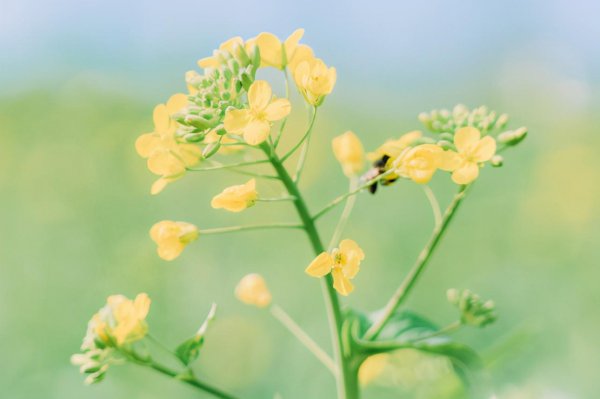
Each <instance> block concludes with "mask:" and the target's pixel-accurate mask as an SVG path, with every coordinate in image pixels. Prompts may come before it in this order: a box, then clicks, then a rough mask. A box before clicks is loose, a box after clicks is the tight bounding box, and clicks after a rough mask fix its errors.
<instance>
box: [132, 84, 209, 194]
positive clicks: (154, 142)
mask: <svg viewBox="0 0 600 399" xmlns="http://www.w3.org/2000/svg"><path fill="white" fill-rule="evenodd" d="M187 103H188V100H187V96H186V95H185V94H175V95H174V96H172V97H171V98H169V101H167V103H166V104H160V105H157V106H156V107H155V108H154V114H153V118H154V131H153V132H152V133H146V134H143V135H141V136H140V137H138V139H137V140H136V142H135V148H136V150H137V153H138V154H139V155H140V156H141V157H143V158H147V159H148V169H149V170H150V171H151V172H152V173H154V174H156V175H159V176H161V178H160V179H158V180H157V181H156V182H155V183H154V184H153V185H152V189H151V193H152V194H158V193H159V192H161V191H162V190H163V189H164V188H165V186H166V185H167V184H168V183H170V182H173V181H175V180H177V179H179V178H181V177H182V176H183V175H184V174H185V171H186V168H187V167H190V166H193V165H195V164H197V163H198V162H199V161H200V157H201V156H202V152H201V150H200V148H199V147H197V146H196V145H194V144H188V143H179V142H178V141H177V139H176V138H175V131H176V130H177V122H175V121H174V120H173V119H172V118H171V117H172V116H173V115H174V114H175V113H177V112H179V111H181V109H182V108H184V107H185V106H186V105H187Z"/></svg>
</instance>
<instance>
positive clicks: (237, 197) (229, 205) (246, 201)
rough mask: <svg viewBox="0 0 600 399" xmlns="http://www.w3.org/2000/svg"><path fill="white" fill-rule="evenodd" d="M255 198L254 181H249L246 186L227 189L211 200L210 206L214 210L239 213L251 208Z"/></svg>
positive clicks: (256, 195) (256, 196) (256, 194)
mask: <svg viewBox="0 0 600 399" xmlns="http://www.w3.org/2000/svg"><path fill="white" fill-rule="evenodd" d="M257 198H258V193H257V191H256V179H250V180H249V181H248V182H247V183H246V184H240V185H238V186H231V187H227V188H226V189H225V190H223V192H221V194H219V195H216V196H215V197H214V198H213V199H212V201H211V203H210V205H211V206H212V207H213V208H214V209H225V210H227V211H230V212H241V211H243V210H244V209H246V208H249V207H251V206H253V205H254V204H255V203H256V199H257Z"/></svg>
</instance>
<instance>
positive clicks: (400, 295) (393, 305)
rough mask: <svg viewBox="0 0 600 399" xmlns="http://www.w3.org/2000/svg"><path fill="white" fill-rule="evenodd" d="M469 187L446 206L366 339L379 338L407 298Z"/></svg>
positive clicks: (461, 189)
mask: <svg viewBox="0 0 600 399" xmlns="http://www.w3.org/2000/svg"><path fill="white" fill-rule="evenodd" d="M468 187H469V186H460V189H459V191H458V193H457V194H456V195H455V196H454V199H453V200H452V202H451V203H450V205H448V208H446V212H445V213H444V217H443V219H442V223H441V224H440V225H438V226H436V228H435V229H434V230H433V233H432V235H431V237H430V239H429V242H428V243H427V245H425V248H423V250H422V251H421V253H420V254H419V257H418V258H417V261H416V262H415V264H414V265H413V267H412V269H411V270H410V271H409V273H408V275H407V276H406V277H405V279H404V280H403V281H402V283H401V284H400V286H399V287H398V289H397V290H396V292H394V295H392V297H391V298H390V300H389V301H388V303H387V304H386V306H385V308H384V310H383V313H382V315H381V316H380V317H379V319H378V320H377V321H376V322H375V323H373V325H372V326H371V327H370V328H369V329H368V330H367V332H366V333H365V336H364V339H367V340H370V339H375V338H377V335H379V333H380V332H381V330H383V327H384V326H385V324H386V323H387V322H388V320H389V319H390V317H392V315H393V314H394V312H395V311H396V309H398V306H400V304H402V302H403V301H404V300H405V299H406V297H407V295H408V294H409V292H410V291H411V289H412V287H413V286H414V285H415V282H416V281H417V279H418V278H419V276H420V275H421V273H422V272H423V270H424V269H425V266H426V265H427V263H428V261H429V259H431V255H432V254H433V252H434V250H435V249H436V247H437V245H438V243H439V242H440V239H441V238H442V236H443V235H444V232H445V231H446V228H447V227H448V224H449V223H450V221H451V220H452V217H453V216H454V215H455V213H456V210H457V209H458V207H459V205H460V203H461V201H462V200H463V198H464V197H465V195H466V189H467V188H468Z"/></svg>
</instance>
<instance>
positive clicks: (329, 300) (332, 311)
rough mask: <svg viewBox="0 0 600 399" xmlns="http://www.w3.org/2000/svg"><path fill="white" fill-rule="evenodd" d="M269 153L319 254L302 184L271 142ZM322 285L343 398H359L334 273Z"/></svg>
mask: <svg viewBox="0 0 600 399" xmlns="http://www.w3.org/2000/svg"><path fill="white" fill-rule="evenodd" d="M262 148H263V150H264V151H265V154H267V155H268V156H269V159H270V161H271V164H272V165H273V168H274V169H275V171H276V172H277V174H278V175H279V177H280V179H281V182H282V183H283V185H284V186H285V188H286V190H288V193H289V194H290V195H291V196H293V197H295V198H296V199H295V200H294V206H295V208H296V211H297V213H298V216H299V217H300V220H301V221H302V224H303V226H304V230H305V231H306V235H307V236H308V239H309V241H310V244H311V246H312V248H313V250H314V252H315V254H316V255H318V254H320V253H321V252H324V251H325V248H324V247H323V243H322V242H321V238H320V236H319V233H318V231H317V228H316V226H315V223H314V220H313V218H312V217H311V215H310V213H309V211H308V208H307V206H306V203H305V202H304V199H303V197H302V195H301V193H300V191H299V190H298V186H297V185H296V183H295V182H294V181H293V180H292V178H291V176H290V175H289V173H288V172H287V170H286V169H285V167H284V166H283V160H282V159H279V158H278V157H277V155H276V154H275V153H269V151H270V150H269V147H268V145H265V144H263V145H262ZM321 287H322V289H323V296H324V297H325V303H326V307H327V316H328V320H329V327H330V331H331V336H332V341H333V352H334V359H335V361H336V363H337V369H338V373H337V376H336V383H337V392H338V398H339V399H356V398H358V386H357V381H356V375H353V371H352V370H350V364H349V362H348V361H347V356H349V354H346V353H344V352H343V350H342V346H343V342H342V336H341V334H340V331H341V327H342V322H343V319H342V312H341V309H340V303H339V298H338V295H337V293H336V292H335V289H334V288H333V278H332V277H331V274H328V275H327V276H325V277H323V278H322V279H321Z"/></svg>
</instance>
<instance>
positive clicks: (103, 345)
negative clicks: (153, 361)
mask: <svg viewBox="0 0 600 399" xmlns="http://www.w3.org/2000/svg"><path fill="white" fill-rule="evenodd" d="M149 310H150V298H148V295H146V294H145V293H141V294H138V295H137V296H136V297H135V299H134V300H131V299H128V298H126V297H125V296H123V295H111V296H109V297H108V299H107V300H106V305H105V306H104V307H103V308H102V309H100V310H99V311H98V312H97V313H96V314H94V316H92V319H91V320H90V321H89V323H88V328H87V333H86V335H85V338H84V339H83V344H82V345H81V351H82V352H81V353H78V354H75V355H73V356H72V357H71V362H72V363H73V364H74V365H77V366H79V369H80V371H81V372H82V373H85V374H88V376H87V378H86V383H88V384H92V383H96V382H100V381H102V379H103V378H104V376H105V374H106V371H107V370H108V367H109V365H110V364H112V363H118V362H119V361H120V357H119V355H120V352H119V351H120V350H121V349H122V348H126V347H127V346H129V345H130V344H132V343H134V342H136V341H139V340H141V339H142V338H144V337H145V335H146V333H147V331H148V326H147V324H146V316H147V315H148V311H149Z"/></svg>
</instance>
